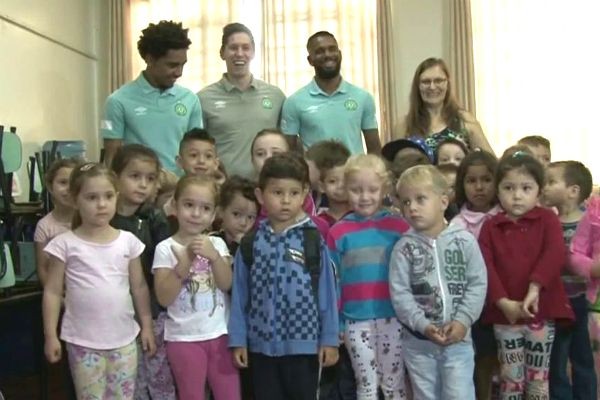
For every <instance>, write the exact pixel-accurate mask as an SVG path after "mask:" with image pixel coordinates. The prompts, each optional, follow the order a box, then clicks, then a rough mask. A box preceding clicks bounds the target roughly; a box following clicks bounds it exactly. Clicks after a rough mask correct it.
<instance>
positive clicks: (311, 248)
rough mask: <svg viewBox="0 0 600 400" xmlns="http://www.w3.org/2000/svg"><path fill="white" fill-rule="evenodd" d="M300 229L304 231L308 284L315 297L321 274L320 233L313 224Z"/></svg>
mask: <svg viewBox="0 0 600 400" xmlns="http://www.w3.org/2000/svg"><path fill="white" fill-rule="evenodd" d="M302 231H303V233H304V262H305V265H306V267H307V269H308V273H309V275H310V285H311V287H312V290H313V293H314V294H315V298H317V293H319V277H320V275H321V234H320V233H319V231H318V230H317V228H315V227H313V226H307V227H305V228H302Z"/></svg>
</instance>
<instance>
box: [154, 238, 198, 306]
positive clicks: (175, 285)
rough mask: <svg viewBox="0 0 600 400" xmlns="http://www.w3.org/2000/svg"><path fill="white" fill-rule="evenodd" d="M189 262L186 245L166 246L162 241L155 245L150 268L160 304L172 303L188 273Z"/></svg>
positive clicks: (167, 304) (168, 304)
mask: <svg viewBox="0 0 600 400" xmlns="http://www.w3.org/2000/svg"><path fill="white" fill-rule="evenodd" d="M191 263H192V261H191V257H190V254H189V251H188V249H187V247H180V246H176V245H171V247H170V248H168V247H167V246H166V244H165V243H164V242H162V243H159V245H158V246H156V250H155V253H154V262H153V266H152V268H153V272H154V290H155V291H156V298H157V299H158V302H159V303H160V305H162V306H163V307H168V306H170V305H171V304H173V302H174V301H175V299H176V298H177V295H179V292H181V287H182V286H183V282H184V281H185V279H186V278H187V277H188V276H189V274H190V266H191ZM173 264H175V265H174V266H173Z"/></svg>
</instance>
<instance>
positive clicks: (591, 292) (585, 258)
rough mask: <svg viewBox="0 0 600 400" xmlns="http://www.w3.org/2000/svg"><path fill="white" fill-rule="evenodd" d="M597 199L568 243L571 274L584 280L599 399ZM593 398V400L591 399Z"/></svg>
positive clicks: (599, 222)
mask: <svg viewBox="0 0 600 400" xmlns="http://www.w3.org/2000/svg"><path fill="white" fill-rule="evenodd" d="M598 238H600V197H597V196H595V197H592V198H591V199H589V200H588V202H587V208H586V210H585V214H584V215H583V217H582V218H581V220H580V221H579V224H578V225H577V230H576V231H575V235H574V236H573V238H572V240H571V248H570V256H569V263H570V265H571V267H572V269H573V271H574V272H575V273H576V274H577V275H580V276H583V277H585V278H586V281H587V292H586V297H587V300H588V304H589V306H588V308H589V313H588V324H589V325H588V330H589V335H590V340H591V346H592V354H593V357H594V364H595V372H596V390H597V396H599V397H600V385H599V384H598V382H599V381H600V240H598ZM593 398H596V397H593Z"/></svg>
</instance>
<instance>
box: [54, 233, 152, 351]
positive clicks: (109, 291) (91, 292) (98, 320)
mask: <svg viewBox="0 0 600 400" xmlns="http://www.w3.org/2000/svg"><path fill="white" fill-rule="evenodd" d="M143 250H144V244H143V243H142V242H141V241H140V240H139V239H138V238H136V237H135V235H134V234H132V233H131V232H126V231H120V233H119V236H118V237H117V238H116V239H115V240H113V241H112V242H110V243H92V242H88V241H85V240H83V239H81V238H79V237H78V236H77V235H75V234H74V233H73V232H72V231H68V232H65V233H62V234H60V235H58V236H57V237H55V238H54V239H52V240H51V241H50V243H48V245H47V246H46V247H45V248H44V251H45V252H47V253H48V254H50V255H53V256H55V257H56V258H58V259H59V260H61V261H62V262H64V263H65V287H66V295H65V314H64V316H63V320H62V328H61V333H60V338H61V339H62V340H64V341H65V342H68V343H73V344H76V345H79V346H84V347H89V348H92V349H98V350H106V349H116V348H119V347H123V346H125V345H127V344H129V343H131V342H132V341H133V340H134V339H135V337H136V336H137V334H138V333H139V331H140V328H139V326H138V324H137V322H135V319H134V318H133V315H134V311H133V302H132V299H131V293H130V287H129V262H130V261H131V260H132V259H134V258H136V257H139V256H140V254H142V251H143Z"/></svg>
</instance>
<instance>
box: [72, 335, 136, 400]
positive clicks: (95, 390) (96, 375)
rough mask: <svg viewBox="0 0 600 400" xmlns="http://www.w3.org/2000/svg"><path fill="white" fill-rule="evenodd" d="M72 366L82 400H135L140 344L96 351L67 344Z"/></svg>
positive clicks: (77, 391)
mask: <svg viewBox="0 0 600 400" xmlns="http://www.w3.org/2000/svg"><path fill="white" fill-rule="evenodd" d="M67 352H68V355H69V366H70V368H71V374H72V375H73V383H74V384H75V392H76V393H77V399H79V400H103V399H127V400H131V399H133V393H134V390H135V376H136V372H137V344H136V342H135V340H134V341H133V342H131V343H129V344H128V345H125V346H123V347H120V348H118V349H113V350H94V349H90V348H87V347H83V346H78V345H76V344H72V343H67Z"/></svg>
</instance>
